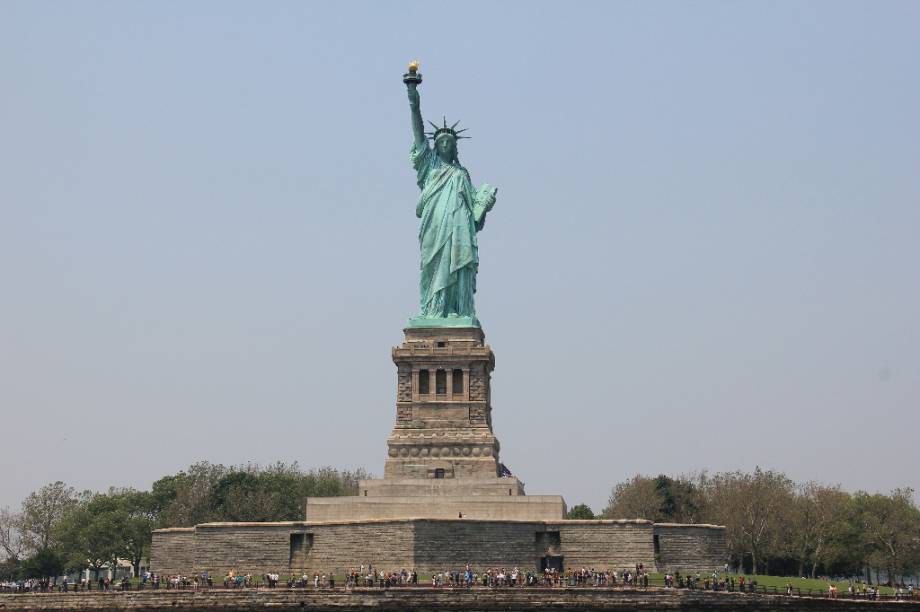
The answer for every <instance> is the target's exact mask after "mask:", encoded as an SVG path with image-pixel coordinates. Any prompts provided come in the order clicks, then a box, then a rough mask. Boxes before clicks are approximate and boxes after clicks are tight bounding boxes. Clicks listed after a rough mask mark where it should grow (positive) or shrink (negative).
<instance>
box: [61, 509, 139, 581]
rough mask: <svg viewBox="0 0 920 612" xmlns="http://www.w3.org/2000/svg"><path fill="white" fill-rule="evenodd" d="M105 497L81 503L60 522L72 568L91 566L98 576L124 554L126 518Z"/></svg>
mask: <svg viewBox="0 0 920 612" xmlns="http://www.w3.org/2000/svg"><path fill="white" fill-rule="evenodd" d="M105 497H106V496H104V495H96V496H94V497H93V498H92V499H91V500H89V501H87V502H84V503H81V504H80V505H79V506H78V507H77V508H75V509H73V510H72V511H71V512H69V513H68V514H67V516H65V517H64V519H63V520H62V521H61V522H60V523H59V525H58V529H57V533H56V537H57V539H58V541H59V542H60V546H61V550H62V551H63V553H64V560H65V565H66V566H67V568H68V569H72V570H83V569H85V568H89V569H90V570H92V571H93V572H94V574H95V575H96V576H98V575H99V570H101V569H102V568H103V567H104V566H105V565H106V564H107V563H111V562H113V560H115V559H117V558H119V557H122V556H124V555H123V553H124V551H125V547H124V541H123V539H122V537H121V533H122V530H123V524H122V517H120V516H119V515H118V513H117V510H116V509H115V507H114V503H113V502H112V501H111V500H108V499H105Z"/></svg>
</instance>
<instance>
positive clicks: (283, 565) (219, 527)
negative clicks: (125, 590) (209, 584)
mask: <svg viewBox="0 0 920 612" xmlns="http://www.w3.org/2000/svg"><path fill="white" fill-rule="evenodd" d="M195 529H196V537H195V540H196V542H195V548H196V549H197V550H196V555H195V566H194V570H195V571H196V572H202V571H207V572H210V573H211V574H212V575H215V576H223V575H225V574H226V573H227V572H228V571H229V570H233V571H234V572H235V573H237V574H248V573H252V574H262V573H265V572H267V571H269V570H273V569H276V570H282V569H287V567H288V560H289V554H290V553H289V550H290V534H291V533H292V532H299V531H303V529H302V528H300V527H298V524H297V523H206V524H204V525H198V526H197V527H196V528H195ZM157 569H159V568H157ZM181 573H186V572H181ZM188 573H191V572H188Z"/></svg>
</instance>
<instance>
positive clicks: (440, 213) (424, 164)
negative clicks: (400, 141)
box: [411, 142, 495, 318]
mask: <svg viewBox="0 0 920 612" xmlns="http://www.w3.org/2000/svg"><path fill="white" fill-rule="evenodd" d="M411 159H412V165H413V167H414V168H415V170H416V172H417V173H418V186H419V188H420V189H421V190H422V194H421V196H420V197H419V200H418V204H417V205H416V207H415V215H416V216H417V217H419V218H420V219H421V220H422V223H421V226H420V227H419V233H418V239H419V245H420V247H421V275H420V279H419V291H420V300H419V302H420V304H419V314H420V316H422V317H429V318H433V317H438V318H446V317H449V316H452V315H453V316H469V317H473V316H475V314H476V312H475V308H474V305H473V294H474V293H475V292H476V271H477V269H478V267H479V248H478V246H477V243H476V232H477V231H479V230H481V229H482V226H483V224H484V223H485V216H486V210H487V208H488V204H487V203H488V202H489V201H490V198H494V192H495V190H494V188H491V187H489V186H488V185H483V186H482V187H481V188H480V189H479V190H478V191H477V190H475V189H474V188H473V184H472V182H471V181H470V174H469V172H467V171H466V168H464V167H463V166H461V165H460V164H459V163H447V162H444V161H443V160H442V159H441V158H440V157H438V155H437V154H436V153H435V152H434V151H432V150H431V148H430V147H429V146H428V143H427V142H425V143H424V144H423V145H413V147H412V154H411Z"/></svg>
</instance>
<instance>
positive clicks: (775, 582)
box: [649, 572, 895, 595]
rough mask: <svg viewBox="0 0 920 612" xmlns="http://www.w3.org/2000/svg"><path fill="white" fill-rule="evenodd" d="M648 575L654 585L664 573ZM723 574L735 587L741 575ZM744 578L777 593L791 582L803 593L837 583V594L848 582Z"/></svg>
mask: <svg viewBox="0 0 920 612" xmlns="http://www.w3.org/2000/svg"><path fill="white" fill-rule="evenodd" d="M649 575H650V576H651V578H652V582H653V584H655V585H658V584H661V582H662V581H663V580H664V574H649ZM684 575H686V574H684ZM707 575H709V574H706V573H704V572H700V579H701V580H703V579H705V578H706V576H707ZM723 575H724V576H725V577H726V578H728V577H734V578H735V586H736V588H737V585H738V578H739V577H740V576H741V574H723ZM744 580H745V582H746V583H749V582H750V581H751V580H756V581H757V586H758V588H759V587H766V588H767V589H769V590H771V591H772V590H773V588H774V587H775V588H776V591H777V592H779V593H785V592H786V585H787V584H792V588H793V589H801V590H802V594H803V595H804V594H805V593H806V592H807V591H808V589H811V590H812V591H820V592H822V593H826V592H827V589H828V587H829V586H830V585H832V584H834V585H837V593H838V594H844V593H846V591H847V587H848V586H849V584H850V583H849V582H848V581H846V580H821V579H811V578H796V577H794V576H760V575H758V576H754V575H751V574H744ZM854 586H856V585H854ZM859 586H860V591H861V590H862V585H859ZM874 588H878V589H881V593H882V594H883V595H894V593H895V589H893V588H891V587H886V586H882V587H874Z"/></svg>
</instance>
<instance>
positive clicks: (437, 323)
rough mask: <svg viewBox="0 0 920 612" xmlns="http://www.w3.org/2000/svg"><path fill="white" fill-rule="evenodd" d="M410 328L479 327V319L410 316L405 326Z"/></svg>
mask: <svg viewBox="0 0 920 612" xmlns="http://www.w3.org/2000/svg"><path fill="white" fill-rule="evenodd" d="M406 327H409V328H410V329H411V328H417V327H439V328H444V327H481V326H480V325H479V319H477V318H476V317H461V316H459V315H452V316H447V317H422V316H418V317H412V318H411V319H409V324H408V325H407V326H406Z"/></svg>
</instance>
